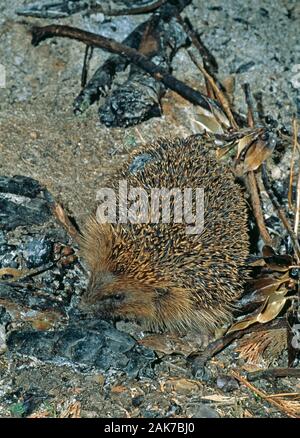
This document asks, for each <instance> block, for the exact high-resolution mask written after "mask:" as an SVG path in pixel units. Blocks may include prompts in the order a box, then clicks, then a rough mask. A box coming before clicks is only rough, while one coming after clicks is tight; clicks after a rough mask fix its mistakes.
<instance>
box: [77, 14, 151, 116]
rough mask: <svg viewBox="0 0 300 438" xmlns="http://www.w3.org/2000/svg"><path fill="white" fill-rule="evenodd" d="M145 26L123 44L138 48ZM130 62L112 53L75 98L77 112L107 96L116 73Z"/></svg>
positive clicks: (140, 26) (133, 33) (136, 30)
mask: <svg viewBox="0 0 300 438" xmlns="http://www.w3.org/2000/svg"><path fill="white" fill-rule="evenodd" d="M145 28H146V23H142V24H140V25H139V26H137V27H136V28H135V29H134V31H133V32H131V33H130V34H129V35H128V37H127V38H125V39H124V40H123V41H122V42H123V44H125V45H127V46H130V47H132V48H134V49H137V48H138V47H139V45H140V42H141V37H142V35H143V33H144V31H145ZM128 64H129V62H128V60H127V59H126V58H124V57H123V56H120V55H112V56H110V57H109V58H108V59H107V60H106V61H105V62H104V63H103V64H102V65H101V66H100V67H99V68H97V70H96V71H95V73H94V74H93V76H92V78H91V79H90V80H89V81H88V83H87V84H86V86H85V87H84V88H83V89H82V90H81V92H80V94H79V95H78V96H77V97H76V99H75V100H74V103H73V109H74V112H75V114H81V113H83V112H84V111H85V110H86V109H87V108H88V107H89V106H90V105H92V104H93V103H94V102H95V101H97V100H98V99H99V98H100V96H107V93H108V91H109V90H110V88H111V86H112V82H113V79H114V77H115V75H116V73H118V72H121V71H124V70H125V68H126V67H127V66H128Z"/></svg>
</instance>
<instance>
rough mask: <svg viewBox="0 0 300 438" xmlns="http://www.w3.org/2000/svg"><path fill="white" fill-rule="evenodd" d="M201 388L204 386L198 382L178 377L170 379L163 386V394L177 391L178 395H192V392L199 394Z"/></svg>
mask: <svg viewBox="0 0 300 438" xmlns="http://www.w3.org/2000/svg"><path fill="white" fill-rule="evenodd" d="M201 388H202V385H201V383H200V382H198V381H197V380H191V379H184V378H181V379H178V378H176V377H174V378H170V379H168V380H166V381H165V382H164V383H162V384H161V391H162V392H165V391H167V392H171V391H175V392H176V394H188V395H190V394H191V392H199V390H200V389H201Z"/></svg>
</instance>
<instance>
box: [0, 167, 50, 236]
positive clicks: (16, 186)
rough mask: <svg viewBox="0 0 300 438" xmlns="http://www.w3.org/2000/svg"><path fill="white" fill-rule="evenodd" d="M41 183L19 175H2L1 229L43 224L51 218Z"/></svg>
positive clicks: (0, 179)
mask: <svg viewBox="0 0 300 438" xmlns="http://www.w3.org/2000/svg"><path fill="white" fill-rule="evenodd" d="M43 195H44V191H43V189H42V187H41V186H40V184H39V183H38V182H37V181H35V180H34V179H32V178H29V177H26V176H21V175H17V176H14V177H6V176H1V177H0V230H5V231H9V230H13V229H14V228H16V227H18V226H21V225H22V226H25V225H34V224H35V225H37V224H42V223H44V222H46V221H47V220H49V219H50V217H51V212H50V209H49V205H48V204H49V203H48V201H47V200H46V199H45V198H44V196H43Z"/></svg>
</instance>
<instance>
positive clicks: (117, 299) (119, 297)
mask: <svg viewBox="0 0 300 438" xmlns="http://www.w3.org/2000/svg"><path fill="white" fill-rule="evenodd" d="M112 298H113V299H114V300H115V301H123V300H124V294H115V295H113V296H112Z"/></svg>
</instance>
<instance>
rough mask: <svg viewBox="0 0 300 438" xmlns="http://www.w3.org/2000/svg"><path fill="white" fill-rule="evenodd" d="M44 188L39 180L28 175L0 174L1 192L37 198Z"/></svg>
mask: <svg viewBox="0 0 300 438" xmlns="http://www.w3.org/2000/svg"><path fill="white" fill-rule="evenodd" d="M42 190H43V189H42V187H41V185H40V184H39V183H38V181H36V180H35V179H32V178H30V177H28V176H22V175H15V176H12V177H8V176H0V194H1V193H11V194H13V195H19V196H26V197H28V198H35V197H36V196H37V195H38V194H39V193H40V192H41V191H42Z"/></svg>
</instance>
